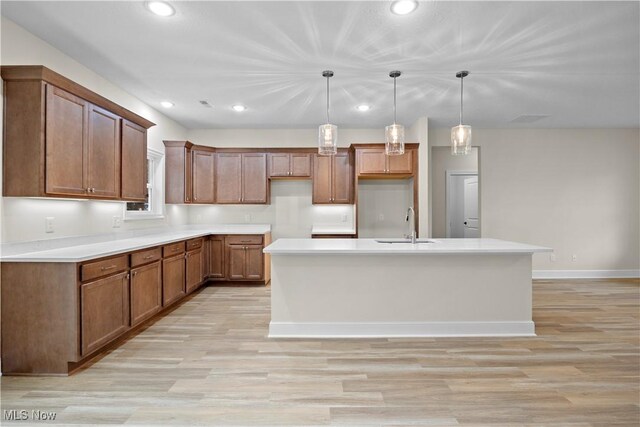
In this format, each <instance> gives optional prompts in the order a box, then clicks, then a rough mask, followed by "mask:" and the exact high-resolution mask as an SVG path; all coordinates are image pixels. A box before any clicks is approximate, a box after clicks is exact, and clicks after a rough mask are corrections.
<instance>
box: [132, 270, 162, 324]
mask: <svg viewBox="0 0 640 427" xmlns="http://www.w3.org/2000/svg"><path fill="white" fill-rule="evenodd" d="M161 307H162V272H161V265H160V261H156V262H153V263H151V264H147V265H145V266H142V267H138V268H134V269H132V270H131V326H135V325H137V324H138V323H140V322H142V321H143V320H146V319H148V318H150V317H151V316H153V315H154V314H155V313H157V312H158V311H160V308H161Z"/></svg>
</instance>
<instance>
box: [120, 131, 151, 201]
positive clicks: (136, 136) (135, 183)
mask: <svg viewBox="0 0 640 427" xmlns="http://www.w3.org/2000/svg"><path fill="white" fill-rule="evenodd" d="M120 158H121V163H122V175H121V176H122V178H121V183H120V184H121V192H120V196H121V197H122V198H123V199H125V200H132V201H140V202H144V201H145V200H146V197H147V173H149V171H148V170H147V130H146V129H145V128H143V127H141V126H138V125H136V124H135V123H131V122H130V121H128V120H122V155H121V156H120Z"/></svg>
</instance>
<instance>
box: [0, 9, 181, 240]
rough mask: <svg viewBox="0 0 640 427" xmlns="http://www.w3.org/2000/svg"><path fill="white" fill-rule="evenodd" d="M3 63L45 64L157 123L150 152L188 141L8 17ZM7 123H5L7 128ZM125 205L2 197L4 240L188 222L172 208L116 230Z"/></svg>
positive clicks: (2, 31) (2, 26)
mask: <svg viewBox="0 0 640 427" xmlns="http://www.w3.org/2000/svg"><path fill="white" fill-rule="evenodd" d="M0 36H1V38H0V43H1V46H0V47H1V50H0V63H1V64H2V65H44V66H46V67H49V68H51V69H52V70H54V71H56V72H58V73H60V74H62V75H63V76H65V77H68V78H70V79H71V80H73V81H75V82H77V83H79V84H81V85H83V86H85V87H87V88H89V89H91V90H93V91H95V92H97V93H99V94H100V95H102V96H104V97H106V98H108V99H110V100H112V101H114V102H116V103H118V104H120V105H122V106H123V107H125V108H127V109H129V110H131V111H133V112H135V113H137V114H139V115H141V116H143V117H145V118H146V119H149V120H151V121H152V122H154V123H156V126H154V127H152V128H151V129H149V133H148V144H149V147H150V148H154V149H156V150H160V151H164V145H163V144H162V140H163V139H184V138H186V130H185V129H184V128H183V127H182V126H180V125H179V124H178V123H176V122H174V121H173V120H171V119H169V118H167V117H166V116H164V115H163V114H161V113H159V112H158V111H156V110H154V109H153V108H152V107H150V106H148V105H146V104H144V103H143V102H141V101H140V100H138V99H137V98H135V97H133V96H131V95H129V94H128V93H126V92H125V91H123V90H122V89H120V88H118V87H117V86H115V85H114V84H112V83H111V82H109V81H107V80H106V79H104V78H102V77H101V76H99V75H98V74H97V73H95V72H93V71H92V70H90V69H88V68H87V67H85V66H83V65H82V64H80V63H79V62H77V61H75V60H74V59H73V58H71V57H69V56H67V55H65V54H64V53H62V52H61V51H59V50H58V49H56V48H54V47H53V46H51V45H49V44H48V43H46V42H44V41H43V40H42V39H39V38H37V37H36V36H34V35H33V34H31V33H29V32H27V31H26V30H24V29H23V28H22V27H20V26H18V25H16V24H15V23H14V22H12V21H10V20H8V19H6V18H4V17H2V18H1V21H0ZM1 126H2V124H0V130H1ZM122 205H123V203H122V202H96V201H69V200H47V199H25V198H7V197H3V198H2V208H1V210H0V216H1V223H2V233H1V234H2V241H3V242H13V241H24V240H34V239H49V238H58V237H67V236H76V235H81V234H97V233H105V232H113V231H119V230H130V229H135V228H143V227H154V226H162V225H165V224H173V223H182V222H184V221H186V220H187V218H186V211H184V209H183V210H182V211H181V210H179V209H178V210H176V209H174V210H172V212H173V215H171V214H169V215H167V216H166V217H165V219H160V220H147V221H135V222H125V223H123V226H122V228H120V229H113V228H112V227H111V222H112V217H113V216H114V215H120V216H121V215H122V209H123V208H122ZM48 216H53V217H55V218H56V220H55V232H54V233H45V232H44V221H45V217H48Z"/></svg>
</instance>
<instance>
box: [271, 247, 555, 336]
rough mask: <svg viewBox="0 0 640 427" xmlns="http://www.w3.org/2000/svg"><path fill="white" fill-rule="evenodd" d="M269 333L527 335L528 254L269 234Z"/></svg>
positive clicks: (530, 327)
mask: <svg viewBox="0 0 640 427" xmlns="http://www.w3.org/2000/svg"><path fill="white" fill-rule="evenodd" d="M264 251H265V253H267V254H270V255H271V323H270V325H269V336H270V337H318V338H340V337H353V338H358V337H433V336H452V337H453V336H533V335H535V325H534V323H533V319H532V310H531V307H532V301H531V299H532V289H531V288H532V285H531V258H532V254H534V253H538V252H550V251H551V249H550V248H545V247H540V246H532V245H527V244H522V243H515V242H508V241H504V240H497V239H437V240H436V239H434V240H429V241H428V242H424V241H423V243H388V242H381V241H377V240H373V239H279V240H276V241H275V242H274V243H272V244H271V245H269V246H268V247H266V248H265V250H264Z"/></svg>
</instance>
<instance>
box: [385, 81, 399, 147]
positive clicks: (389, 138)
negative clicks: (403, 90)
mask: <svg viewBox="0 0 640 427" xmlns="http://www.w3.org/2000/svg"><path fill="white" fill-rule="evenodd" d="M401 75H402V72H401V71H392V72H390V73H389V77H391V78H393V124H392V125H389V126H386V127H385V128H384V137H385V144H384V153H385V154H386V155H387V156H401V155H402V154H404V126H402V125H399V124H397V123H396V110H397V109H396V79H397V78H398V77H400V76H401Z"/></svg>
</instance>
